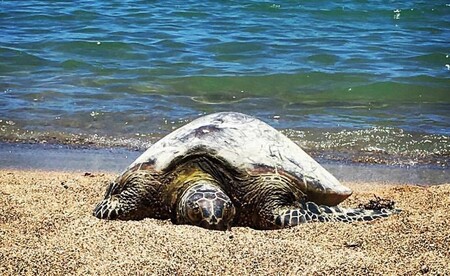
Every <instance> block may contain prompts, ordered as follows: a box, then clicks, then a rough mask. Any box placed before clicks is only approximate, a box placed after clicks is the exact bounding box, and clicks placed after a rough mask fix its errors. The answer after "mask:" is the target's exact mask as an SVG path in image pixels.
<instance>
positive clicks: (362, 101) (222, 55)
mask: <svg viewBox="0 0 450 276" xmlns="http://www.w3.org/2000/svg"><path fill="white" fill-rule="evenodd" d="M449 23H450V4H447V3H445V2H443V1H403V3H399V2H397V1H369V2H366V1H343V2H340V3H330V2H329V1H300V2H299V1H283V2H282V3H274V2H266V1H247V2H245V3H243V2H240V1H226V2H223V1H201V2H198V1H175V2H171V3H170V4H169V3H166V2H163V1H120V2H118V1H111V2H108V3H104V2H99V1H79V2H77V3H76V4H73V3H69V2H54V1H2V2H0V27H1V30H2V31H1V35H0V140H1V141H14V142H39V143H47V142H52V143H72V144H82V145H86V144H88V145H91V144H94V145H97V146H104V145H106V146H127V147H137V148H140V149H141V148H145V147H146V146H147V145H148V144H149V143H151V142H153V141H154V140H156V139H157V138H159V137H161V136H162V135H164V134H167V133H168V132H170V131H171V130H172V129H173V128H175V127H177V126H180V125H181V124H183V123H186V122H188V121H191V120H192V119H194V118H196V117H198V116H200V115H202V114H206V113H211V112H217V111H225V110H227V111H228V110H233V111H241V112H245V113H248V114H251V115H255V116H258V117H259V118H261V119H263V120H265V121H266V122H268V123H269V124H271V125H272V126H274V127H276V128H277V129H280V130H282V131H283V132H284V133H286V134H287V135H288V136H289V137H291V138H293V139H294V140H295V141H296V142H297V143H299V144H300V145H301V146H302V147H304V148H305V149H306V150H307V151H308V152H309V153H312V154H313V155H315V156H317V157H322V158H325V159H332V160H341V161H350V162H361V163H382V164H400V165H404V166H410V165H414V164H421V163H425V164H433V165H436V166H438V167H448V159H449V156H450V143H449V139H450V112H449V110H450V93H449V91H450V78H449V76H450V70H449V69H450V48H449V46H448V45H449V31H450V30H449V29H450V28H449V26H450V25H449Z"/></svg>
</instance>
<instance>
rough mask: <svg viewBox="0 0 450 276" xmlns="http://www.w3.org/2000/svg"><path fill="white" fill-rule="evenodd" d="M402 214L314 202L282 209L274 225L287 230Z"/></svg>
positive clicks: (277, 212) (275, 216)
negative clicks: (316, 223) (301, 226)
mask: <svg viewBox="0 0 450 276" xmlns="http://www.w3.org/2000/svg"><path fill="white" fill-rule="evenodd" d="M398 212H400V211H399V210H396V209H391V210H390V209H381V210H368V209H350V208H341V207H338V206H325V205H317V204H316V203H314V202H305V203H300V206H299V207H296V208H289V207H281V208H279V209H278V210H277V211H276V212H275V214H274V218H273V219H274V221H273V223H274V225H275V226H276V227H277V228H285V227H291V226H295V225H298V224H300V223H305V222H328V221H336V222H354V221H371V220H375V219H378V218H383V217H387V216H389V215H392V214H395V213H398Z"/></svg>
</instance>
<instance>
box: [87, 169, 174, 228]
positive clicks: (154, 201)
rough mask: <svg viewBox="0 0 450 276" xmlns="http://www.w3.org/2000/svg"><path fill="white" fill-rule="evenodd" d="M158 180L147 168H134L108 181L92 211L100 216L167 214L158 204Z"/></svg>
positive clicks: (141, 217)
mask: <svg viewBox="0 0 450 276" xmlns="http://www.w3.org/2000/svg"><path fill="white" fill-rule="evenodd" d="M160 187H161V183H160V182H159V181H157V180H156V179H155V178H154V177H153V176H152V175H151V174H150V173H148V172H147V171H133V172H130V173H127V174H124V175H122V176H121V177H120V178H119V179H118V180H117V181H115V182H113V183H111V184H110V185H109V186H108V188H107V190H106V193H105V196H104V199H103V200H102V201H101V202H100V203H99V204H97V206H96V207H95V209H94V212H93V215H94V216H95V217H97V218H99V219H121V220H132V219H143V218H145V217H153V218H167V217H168V210H167V208H163V207H162V206H161V204H160V202H161V201H160V200H159V197H160V191H159V189H160Z"/></svg>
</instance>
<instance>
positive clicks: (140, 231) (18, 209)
mask: <svg viewBox="0 0 450 276" xmlns="http://www.w3.org/2000/svg"><path fill="white" fill-rule="evenodd" d="M113 178H114V175H113V174H111V173H95V172H94V173H93V174H91V175H86V176H85V175H84V172H49V171H27V170H12V169H11V170H7V169H3V170H0V274H1V275H17V274H39V275H44V274H82V275H86V274H112V273H117V274H122V275H124V274H158V275H174V274H186V275H191V274H200V275H206V274H237V273H239V274H272V275H273V274H291V275H298V274H308V275H310V274H315V275H328V274H346V275H350V274H358V275H368V274H380V275H381V274H408V275H410V274H414V275H415V274H426V273H429V274H441V275H449V274H450V262H449V260H450V213H449V210H450V184H444V185H437V186H429V187H424V186H412V185H385V184H383V183H344V184H345V185H347V186H349V187H351V188H352V189H353V190H354V194H353V195H352V196H351V197H350V198H349V199H348V200H347V201H345V202H344V204H343V205H345V206H356V205H358V204H359V203H365V202H367V201H368V200H369V199H372V198H373V196H374V194H375V195H377V196H380V197H382V198H388V199H392V200H394V201H395V202H396V207H398V208H401V209H402V210H403V212H402V213H400V214H399V215H394V216H392V217H389V218H387V219H382V220H376V221H373V222H358V223H353V224H345V223H309V224H304V225H300V226H297V227H294V228H291V229H284V230H277V231H257V230H253V229H250V228H244V227H236V228H233V229H232V230H231V231H227V232H219V231H208V230H205V229H202V228H198V227H193V226H187V225H173V224H172V223H171V222H170V221H159V220H153V219H145V220H142V221H104V220H98V219H96V218H94V217H93V216H92V215H91V213H92V209H93V208H94V206H95V204H96V203H97V202H98V201H99V200H100V199H101V198H102V196H103V193H104V191H105V187H106V185H107V183H108V181H110V180H112V179H113Z"/></svg>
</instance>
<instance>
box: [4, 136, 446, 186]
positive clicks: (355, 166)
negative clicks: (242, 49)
mask: <svg viewBox="0 0 450 276" xmlns="http://www.w3.org/2000/svg"><path fill="white" fill-rule="evenodd" d="M144 151H145V150H142V149H140V150H137V149H135V150H133V149H128V148H121V147H109V148H105V147H95V146H92V145H85V146H82V145H78V146H68V145H58V144H22V143H3V142H0V169H19V170H43V171H46V170H47V171H57V172H58V171H59V172H73V171H84V172H93V171H102V172H109V173H116V174H118V173H120V172H122V171H123V170H125V169H126V168H127V167H128V165H130V164H131V163H132V162H133V161H134V160H135V159H136V158H137V157H138V156H139V155H141V154H142V153H143V152H144ZM314 159H316V160H317V161H318V162H319V163H320V164H321V165H322V166H323V167H325V169H327V170H329V171H330V172H331V173H332V174H333V175H334V176H335V177H336V178H337V179H339V180H340V181H343V182H370V183H385V184H416V185H436V184H442V183H446V182H448V179H449V178H450V168H448V167H447V168H440V167H437V166H430V165H419V164H416V165H411V166H408V167H406V166H394V165H382V164H361V163H350V162H340V161H330V160H325V159H321V158H314Z"/></svg>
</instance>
